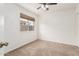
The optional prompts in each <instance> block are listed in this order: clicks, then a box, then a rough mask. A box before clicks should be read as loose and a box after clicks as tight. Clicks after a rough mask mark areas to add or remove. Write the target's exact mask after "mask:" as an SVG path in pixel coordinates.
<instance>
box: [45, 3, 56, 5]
mask: <svg viewBox="0 0 79 59" xmlns="http://www.w3.org/2000/svg"><path fill="white" fill-rule="evenodd" d="M46 4H47V5H57V3H46Z"/></svg>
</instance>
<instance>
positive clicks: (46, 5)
mask: <svg viewBox="0 0 79 59" xmlns="http://www.w3.org/2000/svg"><path fill="white" fill-rule="evenodd" d="M39 4H41V6H40V7H38V8H37V9H38V10H39V9H41V8H42V9H44V10H49V8H48V5H57V3H39Z"/></svg>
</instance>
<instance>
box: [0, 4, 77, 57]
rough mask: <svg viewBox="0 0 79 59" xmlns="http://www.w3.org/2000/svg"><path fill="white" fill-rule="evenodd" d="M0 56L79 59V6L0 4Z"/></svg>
mask: <svg viewBox="0 0 79 59" xmlns="http://www.w3.org/2000/svg"><path fill="white" fill-rule="evenodd" d="M0 56H79V4H78V3H0Z"/></svg>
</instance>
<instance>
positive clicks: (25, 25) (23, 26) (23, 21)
mask: <svg viewBox="0 0 79 59" xmlns="http://www.w3.org/2000/svg"><path fill="white" fill-rule="evenodd" d="M34 21H35V20H34V18H32V17H29V16H26V15H24V14H20V30H21V31H34Z"/></svg>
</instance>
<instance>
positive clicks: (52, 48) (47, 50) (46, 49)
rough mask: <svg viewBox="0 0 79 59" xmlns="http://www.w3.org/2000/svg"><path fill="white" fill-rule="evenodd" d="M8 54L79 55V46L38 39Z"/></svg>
mask: <svg viewBox="0 0 79 59" xmlns="http://www.w3.org/2000/svg"><path fill="white" fill-rule="evenodd" d="M5 55H6V56H79V47H76V46H72V45H66V44H60V43H55V42H50V41H43V40H36V41H34V42H32V43H30V44H28V45H25V46H23V47H21V48H18V49H16V50H14V51H12V52H9V53H7V54H5Z"/></svg>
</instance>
